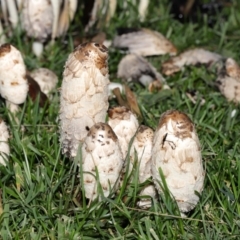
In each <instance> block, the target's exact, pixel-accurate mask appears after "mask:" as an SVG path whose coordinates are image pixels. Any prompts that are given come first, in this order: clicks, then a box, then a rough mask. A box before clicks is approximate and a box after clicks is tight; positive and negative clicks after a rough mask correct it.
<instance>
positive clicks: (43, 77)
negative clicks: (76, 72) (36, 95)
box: [30, 68, 58, 96]
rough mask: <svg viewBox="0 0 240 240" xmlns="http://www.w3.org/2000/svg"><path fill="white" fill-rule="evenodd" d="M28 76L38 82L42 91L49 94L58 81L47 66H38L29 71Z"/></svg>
mask: <svg viewBox="0 0 240 240" xmlns="http://www.w3.org/2000/svg"><path fill="white" fill-rule="evenodd" d="M30 76H31V77H32V78H33V79H34V80H35V81H36V82H37V83H38V84H39V86H40V89H41V91H42V92H43V93H45V94H46V95H47V96H49V94H50V92H51V91H53V90H54V89H55V88H56V86H57V83H58V77H57V75H56V74H55V73H54V72H53V71H51V70H50V69H48V68H38V69H35V70H33V71H32V72H30Z"/></svg>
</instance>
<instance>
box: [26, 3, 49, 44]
mask: <svg viewBox="0 0 240 240" xmlns="http://www.w3.org/2000/svg"><path fill="white" fill-rule="evenodd" d="M52 24H53V9H52V5H51V2H50V1H49V0H25V1H24V2H23V9H22V26H23V28H24V29H25V31H26V33H27V35H28V36H29V37H34V38H36V39H37V40H38V41H40V42H44V41H45V40H46V39H47V38H48V37H49V36H51V32H52Z"/></svg>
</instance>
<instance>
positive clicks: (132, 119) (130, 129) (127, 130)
mask: <svg viewBox="0 0 240 240" xmlns="http://www.w3.org/2000/svg"><path fill="white" fill-rule="evenodd" d="M108 124H109V125H110V126H111V127H112V129H113V131H114V132H115V134H116V135H117V137H118V140H119V143H120V147H121V150H122V153H123V157H124V158H125V157H126V156H127V152H128V148H129V143H130V140H131V138H132V137H133V136H134V134H135V133H136V131H137V129H138V127H139V123H138V120H137V118H136V116H135V115H134V114H133V113H132V112H131V111H130V110H129V109H128V108H126V107H123V106H121V107H114V108H111V109H109V111H108Z"/></svg>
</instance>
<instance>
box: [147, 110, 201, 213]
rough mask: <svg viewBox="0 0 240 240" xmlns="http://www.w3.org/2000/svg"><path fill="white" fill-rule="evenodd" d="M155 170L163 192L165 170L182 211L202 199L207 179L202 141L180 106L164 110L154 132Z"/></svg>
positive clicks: (153, 169)
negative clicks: (203, 161)
mask: <svg viewBox="0 0 240 240" xmlns="http://www.w3.org/2000/svg"><path fill="white" fill-rule="evenodd" d="M151 161H152V174H153V179H154V182H155V186H156V188H157V190H158V191H159V193H162V192H163V190H162V185H161V184H163V181H162V178H161V177H160V175H159V169H161V170H162V172H163V175H164V177H165V181H166V184H167V186H168V189H169V191H170V192H171V194H172V195H173V197H174V198H175V200H176V202H177V204H178V207H179V209H180V211H181V212H188V211H190V210H192V209H193V208H194V207H195V206H196V204H197V203H198V201H199V196H198V195H197V194H196V193H195V191H197V192H199V194H201V192H202V190H203V182H204V176H205V173H204V170H203V163H202V156H201V149H200V143H199V139H198V136H197V133H196V131H195V127H194V125H193V122H192V121H191V120H190V118H189V117H188V116H187V115H186V114H184V113H182V112H180V111H177V110H169V111H167V112H165V113H163V114H162V116H161V118H160V121H159V125H158V128H157V130H156V132H155V134H154V139H153V150H152V159H151Z"/></svg>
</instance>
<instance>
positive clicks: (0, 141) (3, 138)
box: [0, 118, 10, 166]
mask: <svg viewBox="0 0 240 240" xmlns="http://www.w3.org/2000/svg"><path fill="white" fill-rule="evenodd" d="M8 139H9V132H8V128H7V125H6V124H5V122H4V121H3V120H2V119H1V118H0V164H2V165H4V166H5V165H6V161H8V155H9V154H10V149H9V145H8Z"/></svg>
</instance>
